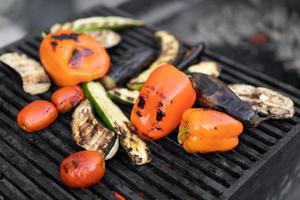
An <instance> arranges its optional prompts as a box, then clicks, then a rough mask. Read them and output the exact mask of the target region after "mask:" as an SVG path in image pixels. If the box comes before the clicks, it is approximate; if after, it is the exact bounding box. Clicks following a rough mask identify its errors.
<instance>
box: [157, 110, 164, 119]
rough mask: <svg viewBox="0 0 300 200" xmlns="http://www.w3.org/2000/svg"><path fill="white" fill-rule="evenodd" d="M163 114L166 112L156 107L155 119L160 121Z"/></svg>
mask: <svg viewBox="0 0 300 200" xmlns="http://www.w3.org/2000/svg"><path fill="white" fill-rule="evenodd" d="M165 116H166V114H165V113H164V112H163V111H162V110H160V109H158V111H157V113H156V120H157V121H161V120H162V118H163V117H165Z"/></svg>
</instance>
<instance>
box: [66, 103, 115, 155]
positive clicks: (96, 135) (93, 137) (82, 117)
mask: <svg viewBox="0 0 300 200" xmlns="http://www.w3.org/2000/svg"><path fill="white" fill-rule="evenodd" d="M71 126H72V132H73V135H72V136H73V139H74V140H75V141H76V143H77V144H78V146H80V147H82V148H84V149H86V150H93V151H101V152H102V153H103V154H104V157H105V160H108V159H110V158H112V157H113V156H114V155H115V154H116V152H117V150H118V147H119V139H118V135H117V134H116V133H114V132H113V131H111V130H109V129H107V128H105V127H104V126H103V125H102V124H101V123H100V122H99V121H98V120H97V119H96V117H95V116H94V114H93V109H92V104H91V102H90V101H89V100H87V99H86V100H84V101H83V102H81V104H80V105H79V106H78V107H76V109H75V111H74V113H73V115H72V122H71Z"/></svg>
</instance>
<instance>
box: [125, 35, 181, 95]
mask: <svg viewBox="0 0 300 200" xmlns="http://www.w3.org/2000/svg"><path fill="white" fill-rule="evenodd" d="M155 37H157V38H158V39H159V40H160V46H161V54H160V55H159V57H158V58H157V59H156V60H155V61H154V62H153V63H152V64H151V65H150V67H149V68H148V69H146V70H145V71H143V72H142V73H140V74H139V75H138V76H137V77H135V78H133V79H131V80H130V81H129V83H127V87H128V88H130V89H133V90H140V89H141V88H142V86H143V85H144V83H145V81H146V80H147V79H148V77H149V76H150V74H151V73H152V72H153V71H154V70H155V69H156V68H158V67H159V66H160V65H162V64H166V63H169V64H171V63H174V62H175V61H176V60H177V59H178V57H179V56H180V54H181V52H180V51H181V44H180V42H179V40H178V39H177V38H176V37H175V36H173V35H172V34H170V33H168V32H166V31H158V32H156V33H155Z"/></svg>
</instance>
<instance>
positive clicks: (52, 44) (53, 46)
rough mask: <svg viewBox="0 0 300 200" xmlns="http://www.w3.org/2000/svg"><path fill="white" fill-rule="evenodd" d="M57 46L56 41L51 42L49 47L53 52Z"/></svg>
mask: <svg viewBox="0 0 300 200" xmlns="http://www.w3.org/2000/svg"><path fill="white" fill-rule="evenodd" d="M57 45H58V43H57V42H56V41H51V46H52V49H53V51H55V49H56V46H57Z"/></svg>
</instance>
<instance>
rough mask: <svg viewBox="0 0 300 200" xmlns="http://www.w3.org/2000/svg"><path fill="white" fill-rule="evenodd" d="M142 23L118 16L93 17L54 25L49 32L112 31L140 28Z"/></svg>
mask: <svg viewBox="0 0 300 200" xmlns="http://www.w3.org/2000/svg"><path fill="white" fill-rule="evenodd" d="M142 25H144V22H143V21H142V20H137V19H131V18H125V17H118V16H106V17H102V16H95V17H88V18H81V19H77V20H75V21H72V22H66V23H64V24H54V25H53V26H52V27H51V28H50V32H51V33H53V32H56V31H58V30H62V29H72V30H76V31H79V32H90V31H95V30H100V29H109V30H113V31H117V30H121V29H125V28H130V27H136V26H142Z"/></svg>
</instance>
